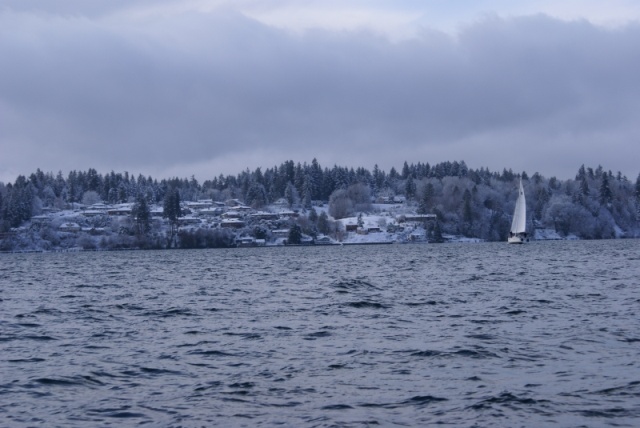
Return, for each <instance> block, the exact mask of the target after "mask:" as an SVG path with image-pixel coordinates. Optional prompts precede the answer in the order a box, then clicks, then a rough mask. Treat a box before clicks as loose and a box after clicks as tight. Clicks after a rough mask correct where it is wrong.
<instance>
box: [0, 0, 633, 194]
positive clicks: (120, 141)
mask: <svg viewBox="0 0 640 428" xmlns="http://www.w3.org/2000/svg"><path fill="white" fill-rule="evenodd" d="M514 3H517V4H514ZM639 19H640V2H638V1H635V0H633V1H631V0H609V1H607V2H602V1H599V0H573V1H572V0H565V1H562V2H558V1H557V0H554V1H540V0H537V1H518V2H513V1H511V0H484V1H482V0H473V1H471V0H461V1H446V0H420V1H418V0H373V1H372V0H369V1H364V0H322V1H320V0H310V1H304V2H301V1H293V0H260V1H258V0H233V1H225V0H153V1H152V0H138V1H132V0H94V1H85V0H57V1H50V0H0V181H4V182H12V181H14V180H15V178H16V177H17V175H18V174H30V173H31V172H34V171H35V169H36V168H40V169H42V170H43V171H45V172H49V171H50V172H53V173H57V172H58V171H59V170H61V171H63V173H64V174H66V173H68V171H69V170H72V169H77V170H86V169H87V168H90V167H91V168H95V169H97V170H98V171H99V172H102V173H106V172H109V171H111V170H114V171H116V172H122V171H129V172H130V173H134V174H138V173H142V174H144V175H153V176H154V177H156V178H169V177H174V176H179V177H190V176H191V175H195V176H196V178H198V179H199V180H201V181H202V180H205V179H208V178H212V177H214V176H217V175H219V174H221V173H222V174H236V173H238V172H240V171H242V170H244V169H246V168H249V169H251V170H253V169H255V168H256V167H263V168H266V167H271V166H274V165H279V164H280V163H281V162H283V161H285V160H288V159H293V160H294V161H296V162H305V161H306V162H310V161H311V160H312V159H313V158H317V159H318V161H319V162H320V164H321V165H323V166H325V167H331V166H333V164H338V165H343V166H354V167H357V166H364V167H367V168H372V167H373V166H374V165H375V164H378V165H379V166H380V167H381V168H383V169H385V170H387V171H388V170H389V169H390V168H391V167H392V166H395V167H396V168H400V167H401V166H402V164H403V162H404V161H405V160H406V161H408V162H410V163H411V162H418V161H420V162H429V163H432V164H433V163H437V162H441V161H447V160H449V161H453V160H464V161H465V162H466V163H467V165H468V166H469V167H471V168H479V167H483V166H484V167H488V168H490V169H492V170H497V171H502V169H503V168H512V169H513V170H514V171H516V172H520V171H523V170H525V171H527V172H528V173H530V174H531V173H533V172H536V171H538V172H540V173H542V174H543V175H545V176H552V175H553V176H557V177H558V178H561V179H565V178H571V177H573V176H574V175H575V174H576V172H577V170H578V168H579V167H580V165H581V164H585V165H586V166H593V167H596V166H598V165H599V164H600V165H602V166H603V167H604V168H605V169H611V170H613V171H614V172H617V171H618V170H619V171H622V173H623V174H626V175H627V176H628V177H629V178H630V179H635V178H636V177H637V175H638V172H640V144H639V141H638V139H639V136H640V132H639V131H640V21H639Z"/></svg>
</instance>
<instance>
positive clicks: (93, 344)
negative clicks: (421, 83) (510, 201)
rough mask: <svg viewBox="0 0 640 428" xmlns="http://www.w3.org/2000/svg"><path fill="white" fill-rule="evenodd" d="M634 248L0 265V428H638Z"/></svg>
mask: <svg viewBox="0 0 640 428" xmlns="http://www.w3.org/2000/svg"><path fill="white" fill-rule="evenodd" d="M638 277H640V241H637V240H635V241H633V240H629V241H593V242H534V243H531V244H529V245H524V246H508V245H506V244H504V243H495V244H443V245H382V246H345V247H317V248H315V247H314V248H312V247H297V248H261V249H232V250H200V251H158V252H145V251H140V252H113V253H111V252H109V253H74V254H60V253H54V254H22V255H20V254H5V255H0V425H1V426H47V427H53V426H65V427H73V426H77V427H86V426H109V425H112V426H136V425H145V424H146V425H149V426H185V427H191V426H226V427H233V426H251V427H253V426H274V425H284V426H309V427H311V426H374V425H377V426H425V425H435V424H443V425H452V426H456V427H458V426H468V427H471V426H473V427H496V426H497V427H516V426H562V427H568V426H638V425H639V424H640V367H639V361H640V358H639V357H640V328H639V327H640V319H639V318H638V315H637V314H638V312H640V291H639V290H638V279H637V278H638Z"/></svg>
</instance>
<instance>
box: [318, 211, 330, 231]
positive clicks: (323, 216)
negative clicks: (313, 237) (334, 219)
mask: <svg viewBox="0 0 640 428" xmlns="http://www.w3.org/2000/svg"><path fill="white" fill-rule="evenodd" d="M318 231H319V232H320V233H322V234H324V235H328V234H329V233H330V232H331V225H330V223H329V216H328V215H327V213H326V212H325V211H322V212H321V213H320V215H319V216H318Z"/></svg>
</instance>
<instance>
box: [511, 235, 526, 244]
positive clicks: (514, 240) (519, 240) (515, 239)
mask: <svg viewBox="0 0 640 428" xmlns="http://www.w3.org/2000/svg"><path fill="white" fill-rule="evenodd" d="M525 242H529V238H527V237H526V236H523V235H513V236H510V237H509V238H507V243H508V244H524V243H525Z"/></svg>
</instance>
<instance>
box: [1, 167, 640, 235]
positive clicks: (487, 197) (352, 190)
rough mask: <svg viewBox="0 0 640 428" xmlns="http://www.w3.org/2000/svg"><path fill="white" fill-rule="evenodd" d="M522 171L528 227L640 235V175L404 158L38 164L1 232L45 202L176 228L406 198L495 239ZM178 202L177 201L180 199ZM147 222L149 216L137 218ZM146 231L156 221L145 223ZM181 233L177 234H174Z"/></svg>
mask: <svg viewBox="0 0 640 428" xmlns="http://www.w3.org/2000/svg"><path fill="white" fill-rule="evenodd" d="M519 177H521V178H522V180H523V185H524V188H525V193H526V195H527V211H528V219H529V225H528V226H529V228H531V229H533V228H534V227H544V228H551V229H554V230H556V231H557V232H558V233H560V234H562V235H569V234H573V235H576V236H578V237H580V238H583V239H599V238H613V237H617V236H621V235H624V236H633V237H637V236H638V235H639V223H638V220H639V219H640V175H638V178H637V179H636V180H635V183H632V182H631V181H630V180H629V179H628V178H627V177H626V176H624V175H623V174H621V173H620V172H618V173H616V174H614V173H612V171H610V170H609V171H607V170H605V169H604V168H603V167H601V166H598V167H596V168H592V167H585V166H584V165H582V166H581V167H580V168H579V169H578V171H577V174H576V176H575V178H571V179H567V180H559V179H557V178H555V177H550V178H546V177H543V176H542V175H540V174H539V173H534V174H532V175H531V176H529V175H528V174H527V173H526V172H521V173H515V172H513V171H512V170H511V169H509V170H507V169H503V170H502V171H501V172H496V171H490V170H489V169H487V168H479V169H472V168H469V167H467V165H466V163H465V162H464V161H454V162H441V163H437V164H434V165H430V164H429V163H422V162H417V163H408V162H404V164H403V166H402V168H401V169H399V170H396V169H395V168H391V169H390V170H389V171H388V172H387V171H384V170H382V169H380V168H379V167H378V166H377V165H375V166H374V167H373V169H371V170H369V169H367V168H363V167H358V168H353V167H341V166H337V165H334V166H333V167H331V168H328V167H322V166H321V165H320V164H319V163H318V161H317V160H316V159H313V160H312V161H311V162H310V163H306V162H305V163H299V162H298V163H295V162H294V161H292V160H287V161H285V162H283V163H282V164H280V165H278V166H274V167H271V168H266V169H264V170H263V169H262V168H256V169H255V170H253V171H250V170H249V169H247V170H245V171H242V172H240V173H238V174H236V175H227V176H224V175H222V174H221V175H219V176H217V177H214V178H212V179H209V180H205V181H204V182H202V183H200V182H198V180H196V179H195V178H194V177H193V176H192V177H191V178H177V177H176V178H170V179H162V180H157V179H154V178H152V177H150V176H149V177H145V176H143V175H141V174H140V175H137V176H135V175H133V174H129V173H128V172H124V173H116V172H113V171H111V172H110V173H107V174H100V173H99V172H98V171H96V170H95V169H93V168H90V169H88V170H87V171H71V172H69V173H68V175H66V176H64V175H63V174H62V172H58V173H57V174H55V175H54V174H53V173H50V172H43V171H41V170H40V169H38V170H37V171H36V172H34V173H32V174H31V175H29V176H22V175H21V176H18V177H17V179H16V180H15V182H14V183H8V184H4V183H1V182H0V232H6V231H8V230H10V229H11V228H14V227H18V226H20V225H21V224H23V223H24V222H25V221H28V220H29V219H30V218H31V217H32V216H33V215H36V214H39V213H41V212H42V210H43V209H44V208H46V207H51V208H58V209H66V208H69V207H72V206H73V205H74V204H78V203H82V204H85V205H90V204H93V203H96V202H100V201H104V202H106V203H109V204H116V203H124V202H135V208H136V209H141V210H143V211H142V212H141V213H142V214H144V213H145V212H146V211H145V210H148V209H149V206H151V205H153V204H158V205H163V206H164V208H165V211H166V212H167V217H168V218H169V220H170V222H171V223H172V224H175V223H176V220H177V217H178V216H179V214H180V213H179V201H195V200H198V199H213V200H217V201H224V200H227V199H239V200H242V201H243V202H244V203H245V204H247V205H250V206H252V207H253V208H256V209H260V208H263V207H264V206H266V205H268V204H270V203H273V202H274V201H277V200H285V201H286V203H287V204H288V205H289V206H291V207H298V208H300V209H301V210H305V211H306V210H310V209H311V207H312V206H313V205H314V203H317V201H324V202H327V201H328V203H329V212H330V214H331V215H332V216H333V217H334V218H336V219H339V218H343V217H347V216H353V215H357V214H358V213H361V212H369V211H371V210H372V201H375V200H376V199H379V200H384V201H393V200H394V198H395V199H403V200H405V201H406V202H407V203H408V204H414V205H415V207H416V210H417V211H418V212H420V213H433V214H436V215H437V217H438V227H439V228H441V229H442V231H443V232H445V233H452V234H460V235H465V236H469V237H476V238H480V239H485V240H489V241H493V240H503V239H504V236H506V234H507V233H508V229H509V225H510V220H511V214H512V212H513V207H514V204H515V200H516V195H517V179H518V178H519ZM176 201H178V203H177V205H176ZM138 217H141V218H144V217H145V216H144V215H142V216H138ZM136 227H138V228H140V231H143V230H144V229H146V228H148V224H144V223H143V224H136ZM172 232H173V233H172V237H173V238H175V236H176V234H177V230H172Z"/></svg>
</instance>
